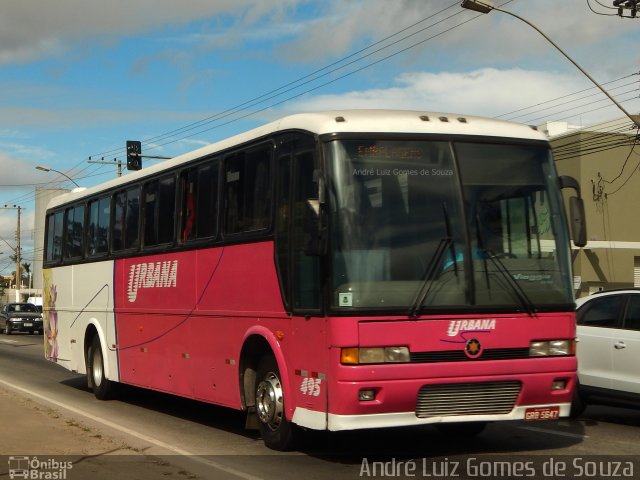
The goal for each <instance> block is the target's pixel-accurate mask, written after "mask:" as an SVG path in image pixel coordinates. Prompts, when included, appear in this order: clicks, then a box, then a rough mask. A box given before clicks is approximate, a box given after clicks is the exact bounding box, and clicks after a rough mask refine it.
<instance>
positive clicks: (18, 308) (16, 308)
mask: <svg viewBox="0 0 640 480" xmlns="http://www.w3.org/2000/svg"><path fill="white" fill-rule="evenodd" d="M7 310H8V311H9V312H31V313H33V312H37V310H36V306H35V305H32V304H30V303H16V304H14V305H9V306H8V308H7Z"/></svg>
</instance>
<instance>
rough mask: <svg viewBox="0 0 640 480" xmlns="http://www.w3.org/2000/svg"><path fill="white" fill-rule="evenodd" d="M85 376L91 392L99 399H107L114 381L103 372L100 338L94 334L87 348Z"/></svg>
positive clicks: (112, 390)
mask: <svg viewBox="0 0 640 480" xmlns="http://www.w3.org/2000/svg"><path fill="white" fill-rule="evenodd" d="M87 377H88V381H89V382H88V383H89V387H90V388H91V390H93V394H94V395H95V396H96V398H97V399H99V400H108V399H109V398H112V397H113V395H114V393H115V383H114V382H112V381H111V380H108V379H107V378H106V376H105V373H104V357H103V356H102V348H101V347H100V338H99V337H98V336H97V335H96V336H94V337H93V340H91V345H90V346H89V349H88V350H87Z"/></svg>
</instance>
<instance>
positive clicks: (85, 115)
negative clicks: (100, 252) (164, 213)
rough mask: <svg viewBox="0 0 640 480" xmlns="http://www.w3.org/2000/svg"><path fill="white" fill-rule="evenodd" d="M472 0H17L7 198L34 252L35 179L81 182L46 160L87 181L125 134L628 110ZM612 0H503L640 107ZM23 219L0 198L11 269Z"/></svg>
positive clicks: (184, 140)
mask: <svg viewBox="0 0 640 480" xmlns="http://www.w3.org/2000/svg"><path fill="white" fill-rule="evenodd" d="M459 3H460V2H459V1H454V0H323V1H320V0H318V1H311V0H280V1H276V0H180V1H175V0H135V1H130V2H125V1H123V0H111V1H109V2H99V1H97V0H56V1H55V2H52V1H51V0H23V1H20V2H4V4H3V7H2V16H0V172H1V173H0V206H1V205H4V204H9V205H14V204H16V205H20V206H21V207H23V208H24V209H25V210H24V211H23V222H22V236H21V237H22V246H23V258H24V259H25V261H27V262H30V261H31V260H32V259H33V256H34V252H33V211H34V202H33V199H34V189H35V188H36V187H48V186H51V187H58V186H62V187H69V186H71V184H70V183H69V182H66V181H62V182H60V180H64V179H62V177H60V176H59V175H58V174H56V173H53V172H49V173H46V172H41V171H37V170H35V166H36V165H47V166H49V167H51V168H54V169H56V170H61V171H64V172H65V173H67V174H68V175H70V176H71V177H73V178H74V179H75V180H76V181H77V182H78V183H79V184H81V185H82V186H91V185H94V184H96V183H100V182H103V181H106V180H109V179H111V178H113V177H115V173H116V169H115V166H112V165H96V164H89V163H87V160H88V159H89V157H90V156H91V157H92V158H93V159H94V160H100V159H102V158H103V157H104V159H105V160H107V161H112V160H113V158H119V159H123V158H124V157H123V153H124V146H125V141H126V140H141V141H142V142H143V151H144V153H147V154H153V155H166V156H173V155H177V154H179V153H183V152H185V151H189V150H192V149H194V148H197V147H200V146H202V145H204V144H207V143H210V142H214V141H216V140H219V139H221V138H224V137H226V136H228V135H231V134H235V133H239V132H241V131H244V130H246V129H249V128H251V127H254V126H257V125H260V124H263V123H266V122H267V121H270V120H272V119H275V118H277V117H280V116H283V115H286V114H288V113H292V112H299V111H308V110H327V109H340V108H403V109H413V110H424V111H445V112H455V113H465V114H476V115H484V116H490V117H495V116H501V118H506V119H513V120H514V121H519V122H522V123H534V124H542V123H544V122H546V121H568V122H571V123H574V124H578V125H590V124H593V123H597V122H600V121H603V120H608V119H612V118H618V117H620V116H621V114H620V113H619V111H618V110H616V108H615V107H613V106H610V102H608V101H606V100H603V97H602V95H601V94H598V93H597V92H596V91H595V90H588V91H584V92H583V93H579V94H578V93H576V92H580V91H583V90H586V89H589V88H591V86H592V85H591V84H590V82H589V81H588V80H587V79H585V78H584V77H583V76H582V75H581V74H580V73H579V72H578V71H577V70H576V69H575V67H574V66H573V65H571V64H570V63H569V62H568V61H567V60H566V59H565V58H563V57H562V56H561V55H560V54H559V53H558V52H557V51H555V50H554V49H553V47H551V46H550V45H549V44H548V43H547V42H546V41H545V40H544V39H542V38H541V36H540V35H539V34H537V33H536V32H535V31H533V30H532V29H531V28H529V27H528V26H526V25H525V24H523V23H522V22H519V21H518V20H516V19H513V18H511V17H509V16H507V15H505V14H502V13H500V12H492V13H491V14H489V15H479V14H477V13H474V12H469V11H466V10H463V9H461V8H460V6H459ZM611 3H612V2H611V0H589V2H588V1H587V0H563V1H561V2H559V1H557V0H535V1H531V0H512V1H510V2H508V1H506V0H501V1H500V0H495V1H494V4H496V5H499V4H505V7H504V8H506V9H508V10H510V11H512V12H514V13H517V14H519V15H521V16H523V17H525V18H527V19H528V20H530V21H532V22H533V23H535V24H536V25H537V26H538V27H540V28H541V29H542V30H543V31H544V32H545V33H547V34H548V35H549V36H550V37H551V38H553V39H554V41H556V42H557V43H558V44H559V45H561V46H562V47H563V48H564V49H565V50H566V51H567V52H568V53H569V54H571V55H572V56H573V57H574V58H575V59H576V60H577V61H578V63H580V64H581V65H582V66H583V67H584V68H585V69H586V70H587V71H589V72H590V73H591V75H592V76H593V77H595V78H596V79H597V80H598V81H600V82H601V83H606V86H607V89H609V90H610V91H611V93H612V94H614V96H616V98H617V99H618V100H619V101H620V102H621V103H623V105H624V106H625V107H626V108H627V110H630V111H632V112H633V113H638V111H639V110H640V102H639V101H638V96H639V88H640V83H639V82H640V77H639V76H638V75H637V74H638V70H639V69H640V53H639V51H638V49H637V48H635V46H636V45H637V44H638V40H640V34H639V33H638V31H639V30H638V28H639V27H640V23H639V22H640V20H632V19H621V18H619V17H618V16H616V15H615V13H616V11H615V10H613V9H611V8H607V7H609V6H610V5H611ZM590 6H591V8H592V9H593V10H595V11H596V12H598V13H595V12H594V11H592V10H591V9H590V8H589V7H590ZM475 17H478V18H475ZM325 67H327V68H325ZM269 92H272V93H270V94H269ZM264 94H268V95H266V96H263V95H264ZM568 95H569V96H568ZM261 96H262V97H261ZM560 97H564V100H553V99H557V98H560ZM254 100H255V101H254ZM550 101H552V102H550ZM238 107H240V109H238ZM523 109H524V110H523ZM514 111H517V112H516V113H510V112H514ZM206 119H208V120H206ZM205 120H206V121H205ZM189 126H191V127H189ZM185 127H187V128H189V129H188V130H187V129H185ZM176 130H178V131H177V133H176V134H175V135H167V133H168V132H173V131H176ZM147 162H151V160H145V163H147ZM147 164H148V163H147ZM125 174H126V170H125ZM15 228H16V212H15V210H0V252H3V253H2V254H0V273H3V274H8V273H10V272H11V271H13V270H14V269H15V267H14V265H12V264H11V262H10V261H9V260H8V256H9V254H10V253H11V251H10V249H11V248H12V247H15Z"/></svg>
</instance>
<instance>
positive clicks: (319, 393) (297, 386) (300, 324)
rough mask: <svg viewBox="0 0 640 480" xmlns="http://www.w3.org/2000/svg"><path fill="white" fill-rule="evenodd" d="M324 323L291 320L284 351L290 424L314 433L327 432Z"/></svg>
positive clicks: (319, 319)
mask: <svg viewBox="0 0 640 480" xmlns="http://www.w3.org/2000/svg"><path fill="white" fill-rule="evenodd" d="M326 326H327V320H326V319H325V318H318V317H311V318H305V317H294V319H293V332H292V335H290V336H289V337H288V338H287V337H285V339H284V341H283V342H282V343H283V344H284V345H285V346H286V348H287V358H288V360H289V361H288V364H289V365H288V366H289V382H290V385H291V396H290V397H289V398H290V401H289V403H290V405H291V406H292V408H293V421H294V422H295V423H297V424H298V425H300V426H303V427H307V428H312V429H315V430H324V429H326V428H327V415H326V414H327V399H328V395H329V382H328V380H329V372H328V368H329V367H328V357H329V355H328V353H329V349H328V345H327V328H326Z"/></svg>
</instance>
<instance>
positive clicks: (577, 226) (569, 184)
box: [558, 175, 587, 247]
mask: <svg viewBox="0 0 640 480" xmlns="http://www.w3.org/2000/svg"><path fill="white" fill-rule="evenodd" d="M558 186H559V187H560V188H561V189H562V188H573V189H574V190H575V191H576V193H577V194H578V196H577V197H569V226H570V228H571V237H572V239H573V243H574V244H575V245H576V247H584V246H585V245H586V244H587V225H586V220H585V213H584V201H583V200H582V197H581V196H580V184H579V183H578V182H577V180H576V179H575V178H573V177H569V176H566V175H562V176H560V177H558Z"/></svg>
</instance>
